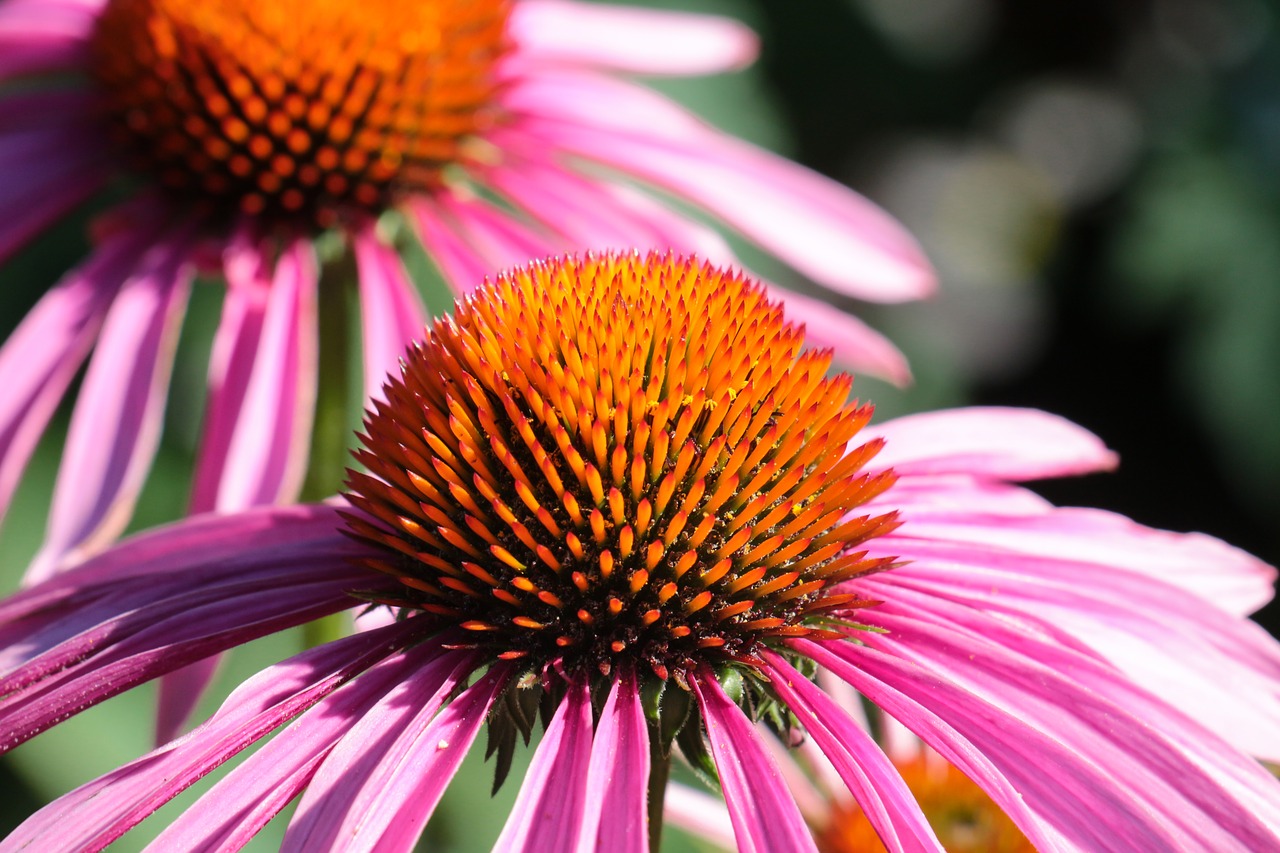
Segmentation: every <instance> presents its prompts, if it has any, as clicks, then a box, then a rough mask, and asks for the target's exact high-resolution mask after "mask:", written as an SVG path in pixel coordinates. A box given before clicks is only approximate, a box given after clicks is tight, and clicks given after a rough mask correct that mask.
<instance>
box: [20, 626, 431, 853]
mask: <svg viewBox="0 0 1280 853" xmlns="http://www.w3.org/2000/svg"><path fill="white" fill-rule="evenodd" d="M415 633H416V632H415V631H414V630H413V629H411V628H409V627H406V626H404V625H400V626H397V627H396V628H395V629H384V630H383V631H382V632H381V633H376V634H375V633H369V634H361V635H359V636H356V637H350V638H347V639H344V640H339V641H337V642H334V643H330V644H328V645H324V646H319V647H317V648H314V649H310V650H308V651H306V652H303V653H302V654H300V655H298V656H296V657H293V658H290V659H289V660H287V661H284V662H282V663H278V664H276V665H274V666H271V667H268V668H267V669H265V670H263V671H262V672H261V673H259V674H257V675H255V676H254V677H252V678H250V679H249V680H248V681H246V682H245V683H244V684H242V685H241V686H240V687H239V688H237V689H236V690H235V692H233V693H232V694H231V696H230V697H228V699H227V701H226V702H225V703H223V706H222V708H220V709H219V710H218V712H217V713H216V714H214V715H213V716H212V717H211V718H210V719H209V720H208V721H207V722H206V723H204V724H203V725H201V726H200V727H199V728H198V729H196V730H195V731H193V732H192V733H191V734H189V735H187V736H186V737H184V738H182V739H181V740H179V741H174V742H172V743H169V744H166V745H165V746H164V747H162V748H160V749H157V750H155V751H154V752H151V753H150V754H148V755H145V756H143V757H142V758H139V759H137V760H136V761H132V762H130V763H129V764H126V765H124V766H123V767H120V768H119V769H117V770H114V771H112V772H111V773H108V774H106V775H105V776H101V777H99V778H97V779H95V780H93V781H92V782H89V783H87V784H85V785H82V786H80V787H79V788H77V789H76V790H74V791H72V792H71V793H69V794H66V795H64V796H62V797H60V798H58V799H57V800H55V801H54V802H52V803H50V804H49V805H48V806H45V807H44V808H43V809H41V810H40V811H38V812H36V813H35V814H34V815H32V816H31V817H30V818H28V819H27V820H26V821H25V822H24V823H23V824H22V825H21V826H20V827H18V829H17V830H15V831H14V833H13V834H12V835H10V836H9V837H8V838H7V839H6V840H5V841H4V843H3V845H0V850H5V849H22V848H24V847H33V848H36V849H54V848H58V849H76V850H89V849H94V850H96V849H100V848H102V847H105V846H106V845H108V844H110V843H111V842H112V841H114V840H115V839H116V838H119V837H120V836H121V835H122V834H124V833H125V832H127V831H128V830H129V829H130V828H131V827H133V826H135V825H136V824H137V823H138V822H139V821H141V820H142V819H143V818H145V817H146V816H147V815H150V814H151V813H153V812H154V811H155V810H156V809H158V808H159V807H160V806H161V805H163V804H164V803H166V802H168V801H169V800H170V799H172V798H173V797H174V796H176V795H177V794H178V793H179V792H181V791H182V790H184V789H185V788H186V787H187V786H189V785H190V784H192V783H193V782H195V781H196V780H197V779H199V778H201V777H202V776H204V775H205V774H206V773H208V772H209V771H210V770H212V769H213V768H215V767H217V766H219V765H220V764H222V763H223V762H224V761H226V760H227V759H228V758H230V757H231V756H233V755H235V754H237V753H238V752H240V751H241V750H242V749H244V748H245V747H246V746H248V745H249V744H252V743H254V742H255V741H257V740H258V739H259V738H261V737H263V736H264V735H266V734H268V733H269V732H271V731H272V730H274V729H275V728H276V727H277V726H279V725H280V724H281V723H282V722H284V721H286V720H289V719H292V718H293V717H295V716H297V715H298V714H299V713H301V712H302V711H304V710H305V709H307V708H309V707H311V706H312V705H314V704H315V703H316V702H319V701H320V700H322V699H324V697H326V696H328V695H329V694H330V693H332V692H333V691H334V690H335V689H336V688H338V687H339V686H341V685H342V684H343V683H345V682H347V681H349V680H350V679H351V678H353V677H355V676H356V675H358V674H359V673H360V672H362V671H363V670H365V669H368V668H369V667H371V666H374V665H375V664H377V663H378V662H379V661H380V660H382V659H383V658H386V657H387V656H388V655H390V654H392V653H393V652H394V651H395V649H396V648H397V647H398V646H400V645H403V644H405V643H407V642H408V641H409V640H410V639H411V638H412V637H413V636H414V634H415ZM170 849H174V848H170Z"/></svg>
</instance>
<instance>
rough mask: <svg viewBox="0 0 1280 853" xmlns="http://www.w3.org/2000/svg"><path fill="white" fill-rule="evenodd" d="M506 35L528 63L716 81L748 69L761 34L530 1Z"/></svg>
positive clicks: (516, 12) (730, 23) (649, 14)
mask: <svg viewBox="0 0 1280 853" xmlns="http://www.w3.org/2000/svg"><path fill="white" fill-rule="evenodd" d="M507 31H508V33H509V34H510V36H511V38H512V40H513V41H515V43H516V44H517V46H518V53H517V56H518V57H519V58H520V59H521V60H522V61H523V60H528V61H533V62H545V63H549V64H553V65H554V64H565V65H586V66H594V67H597V68H604V69H609V70H614V71H624V72H632V73H636V74H677V75H696V74H714V73H716V72H718V71H731V70H733V69H735V68H742V67H744V66H746V65H749V64H750V63H751V62H752V61H753V60H754V59H755V56H756V52H757V49H758V42H757V39H756V35H755V33H753V32H751V30H750V29H748V28H747V27H745V26H743V25H742V24H741V23H739V22H737V21H734V20H732V19H729V18H720V17H716V16H712V15H695V14H689V13H687V12H665V11H656V10H652V9H639V8H634V7H627V6H601V5H597V4H595V3H575V2H567V0H525V2H522V3H518V4H516V6H515V8H514V9H512V12H511V19H510V21H509V22H508V24H507Z"/></svg>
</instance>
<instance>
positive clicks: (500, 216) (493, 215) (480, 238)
mask: <svg viewBox="0 0 1280 853" xmlns="http://www.w3.org/2000/svg"><path fill="white" fill-rule="evenodd" d="M438 201H439V204H440V206H441V208H442V209H443V210H444V211H445V212H446V213H447V214H448V215H449V216H450V217H452V219H453V222H454V225H455V227H456V228H457V229H458V232H459V233H460V234H462V236H463V238H464V239H466V241H467V242H468V243H469V244H471V245H472V246H474V247H475V248H476V250H477V251H478V252H479V253H480V256H481V257H482V258H484V260H485V263H486V264H487V265H488V267H489V268H490V270H491V271H492V272H499V271H502V270H508V269H511V268H513V267H516V266H523V265H525V264H527V263H529V261H532V260H541V259H542V258H545V257H547V256H549V255H553V254H555V253H556V251H557V250H559V249H562V248H565V247H563V246H561V245H560V244H559V243H558V242H557V241H555V240H554V238H552V237H550V236H548V235H545V234H542V233H540V232H539V231H537V230H536V229H535V228H534V227H533V226H532V225H527V224H525V223H524V222H521V221H520V220H519V219H517V218H516V217H515V216H513V215H512V214H510V213H508V212H507V211H504V210H502V209H501V208H499V207H497V206H496V205H494V204H492V203H490V202H488V201H485V200H484V199H480V198H474V199H466V200H463V199H460V198H457V197H455V196H452V195H442V196H440V198H439V199H438ZM490 274H492V273H490Z"/></svg>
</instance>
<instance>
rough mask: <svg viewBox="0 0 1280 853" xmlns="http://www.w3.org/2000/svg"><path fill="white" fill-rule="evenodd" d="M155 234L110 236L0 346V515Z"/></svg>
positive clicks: (42, 299)
mask: <svg viewBox="0 0 1280 853" xmlns="http://www.w3.org/2000/svg"><path fill="white" fill-rule="evenodd" d="M151 238H152V234H151V233H149V232H148V231H147V230H146V229H139V231H138V232H137V233H134V234H117V235H114V236H112V237H110V238H108V240H107V241H106V242H104V243H103V245H102V246H101V247H99V248H98V249H97V250H96V251H95V252H94V253H93V255H92V256H90V258H89V260H88V261H87V262H85V264H84V265H83V266H81V267H80V268H79V269H77V270H75V271H73V272H71V273H69V274H68V275H67V276H66V277H65V278H63V280H62V281H61V282H59V283H58V284H57V285H56V286H55V287H54V288H53V289H51V290H50V291H49V292H48V293H46V294H45V295H44V296H43V297H42V298H41V299H40V302H39V303H37V305H36V306H35V308H33V309H32V310H31V311H30V313H28V314H27V316H26V317H25V318H24V319H23V321H22V323H21V325H19V326H18V328H17V330H15V331H14V332H13V334H12V335H10V336H9V339H8V340H7V341H6V342H5V344H4V348H3V349H0V375H3V376H4V377H5V382H4V383H2V384H0V516H3V514H4V510H5V509H6V508H7V507H8V504H9V499H10V497H12V495H13V490H14V489H15V488H16V487H17V485H18V481H19V479H20V478H21V475H22V470H23V469H24V468H25V467H26V464H27V460H28V459H29V458H30V456H31V452H32V451H33V450H34V449H35V445H36V442H37V441H38V440H39V438H40V434H41V433H42V432H43V431H44V428H45V425H46V424H47V423H48V421H49V418H50V417H52V415H53V412H54V410H55V409H56V408H57V406H58V402H59V401H60V400H61V399H62V395H63V393H64V392H65V391H66V389H67V386H68V385H69V384H71V380H72V378H73V377H74V376H75V374H76V371H77V370H79V369H80V364H81V362H82V361H83V360H84V357H85V356H86V355H87V354H88V352H89V348H90V347H91V346H92V345H93V341H94V338H95V337H96V336H97V333H98V329H99V328H100V326H101V325H102V320H103V317H105V316H106V313H107V308H108V306H110V304H111V300H112V298H113V297H114V296H115V294H116V292H117V291H118V290H119V288H120V285H121V284H122V283H123V282H124V279H125V278H126V277H127V276H128V275H129V273H130V271H131V270H132V269H133V267H134V265H135V264H136V263H137V261H138V254H139V252H141V251H142V249H143V247H144V246H145V245H146V244H147V243H148V242H149V241H150V240H151Z"/></svg>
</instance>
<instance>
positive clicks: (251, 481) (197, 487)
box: [191, 240, 319, 512]
mask: <svg viewBox="0 0 1280 853" xmlns="http://www.w3.org/2000/svg"><path fill="white" fill-rule="evenodd" d="M244 251H248V252H256V250H255V249H252V248H250V249H245V250H244ZM257 261H258V263H256V264H250V263H228V264H227V265H226V273H227V278H228V285H227V297H226V305H225V306H224V309H223V320H222V323H221V324H220V326H219V333H218V338H217V340H216V341H215V351H214V354H213V356H212V358H211V360H210V377H209V384H210V397H209V413H208V415H207V417H206V427H205V438H204V442H203V445H202V447H201V452H200V460H199V463H198V465H197V469H196V475H195V484H194V486H193V489H192V499H191V511H192V512H206V511H209V510H218V511H223V512H226V511H233V510H240V509H246V508H248V507H251V506H259V505H263V504H271V503H278V502H281V501H289V500H293V499H295V498H296V497H297V493H298V490H299V489H300V488H301V485H302V477H303V475H304V474H305V472H306V462H307V452H308V449H309V446H310V435H311V423H312V419H313V415H314V412H315V395H316V372H317V364H316V362H317V358H318V356H317V347H318V342H317V336H318V330H317V324H316V285H317V281H318V278H319V271H318V269H317V265H316V259H315V255H314V252H313V251H312V249H311V246H310V244H309V242H308V241H305V240H299V241H295V242H294V243H293V244H292V245H291V246H289V248H287V249H286V250H285V251H284V253H283V254H282V255H281V256H280V259H279V260H278V261H277V262H276V267H275V270H274V273H272V274H271V277H270V279H269V280H267V279H264V277H263V273H262V270H261V264H262V263H264V259H263V258H261V257H259V258H257ZM246 267H247V268H248V271H249V275H248V276H244V277H242V276H241V270H242V269H244V268H246ZM224 327H225V329H224Z"/></svg>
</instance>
